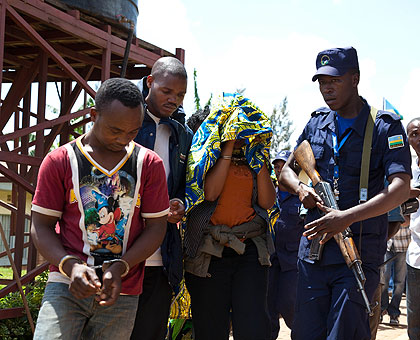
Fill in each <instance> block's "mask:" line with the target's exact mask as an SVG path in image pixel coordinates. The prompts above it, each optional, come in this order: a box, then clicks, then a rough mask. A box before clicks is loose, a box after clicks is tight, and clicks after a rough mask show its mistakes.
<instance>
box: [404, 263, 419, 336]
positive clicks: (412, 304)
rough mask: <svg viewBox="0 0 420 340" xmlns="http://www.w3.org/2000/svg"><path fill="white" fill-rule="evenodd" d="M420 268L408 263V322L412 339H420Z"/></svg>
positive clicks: (409, 334)
mask: <svg viewBox="0 0 420 340" xmlns="http://www.w3.org/2000/svg"><path fill="white" fill-rule="evenodd" d="M419 301H420V269H417V268H413V267H411V266H409V265H408V264H407V323H408V327H407V328H408V336H409V338H410V340H420V303H419Z"/></svg>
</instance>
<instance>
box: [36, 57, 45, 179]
mask: <svg viewBox="0 0 420 340" xmlns="http://www.w3.org/2000/svg"><path fill="white" fill-rule="evenodd" d="M39 57H40V62H39V73H38V109H37V124H40V123H43V122H44V121H45V107H46V104H47V103H46V101H47V71H48V56H47V54H46V53H45V52H44V51H42V50H41V51H40V54H39ZM35 145H36V146H35V156H37V157H43V156H44V131H43V130H40V131H37V132H36V144H35ZM35 172H36V174H38V171H35ZM36 178H37V176H35V177H34V179H36Z"/></svg>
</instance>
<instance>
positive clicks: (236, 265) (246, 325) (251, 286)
mask: <svg viewBox="0 0 420 340" xmlns="http://www.w3.org/2000/svg"><path fill="white" fill-rule="evenodd" d="M246 244H247V245H246V250H245V253H244V254H243V255H238V254H237V253H236V252H235V251H234V250H232V249H231V248H227V247H226V249H225V250H224V251H223V256H222V258H217V257H214V256H213V257H212V260H211V263H210V267H209V274H210V275H211V276H209V277H206V278H203V277H198V276H196V275H193V274H191V273H185V281H186V284H187V288H188V291H189V293H190V295H191V308H192V317H193V326H194V333H195V340H227V339H229V325H230V320H232V327H233V337H234V339H235V340H266V339H270V321H269V317H268V312H267V285H268V267H263V266H261V264H260V263H259V261H258V253H257V248H256V247H255V245H254V243H253V242H252V241H251V240H247V241H246ZM230 312H231V313H230Z"/></svg>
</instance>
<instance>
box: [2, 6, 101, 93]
mask: <svg viewBox="0 0 420 340" xmlns="http://www.w3.org/2000/svg"><path fill="white" fill-rule="evenodd" d="M10 2H15V1H10ZM40 4H41V3H40ZM7 11H8V13H9V16H10V17H11V19H12V20H13V21H14V22H15V23H16V24H18V25H19V26H20V27H21V28H22V29H23V30H24V31H25V32H26V34H28V35H29V37H30V38H31V39H32V40H34V41H35V42H37V43H38V44H39V45H40V47H41V48H42V49H43V50H44V51H45V52H46V53H48V54H49V55H50V56H51V58H53V59H54V60H55V61H56V62H57V63H58V64H59V65H60V66H61V67H62V68H63V69H64V71H66V72H67V73H68V74H69V75H70V76H71V77H72V78H73V79H74V80H76V81H77V82H78V83H79V84H81V85H82V86H83V88H84V89H85V90H86V92H87V93H89V94H90V95H91V96H92V97H95V91H94V90H93V89H92V88H91V87H90V86H89V84H88V83H87V81H85V80H84V79H83V78H82V77H81V76H80V75H79V74H78V73H77V72H76V71H75V70H74V69H73V68H72V67H71V66H70V65H69V64H68V63H67V61H65V60H64V58H63V57H62V56H61V55H60V54H58V53H57V52H56V51H54V49H53V47H52V46H51V45H49V44H48V42H47V41H46V40H45V39H44V38H42V37H41V36H40V35H39V33H38V32H37V31H36V30H35V29H33V28H32V26H31V25H29V24H28V23H27V22H26V21H25V19H24V18H22V16H20V15H19V14H18V12H17V11H16V10H15V9H14V8H12V7H11V6H10V5H9V6H7Z"/></svg>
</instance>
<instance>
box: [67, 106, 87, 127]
mask: <svg viewBox="0 0 420 340" xmlns="http://www.w3.org/2000/svg"><path fill="white" fill-rule="evenodd" d="M89 109H90V108H89V107H88V108H86V110H89ZM90 121H91V119H90V117H87V118H85V119H83V120H81V121H78V122H77V123H74V124H72V125H71V127H72V129H73V130H74V129H76V128H78V127H79V126H84V125H86V124H87V123H89V122H90Z"/></svg>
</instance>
